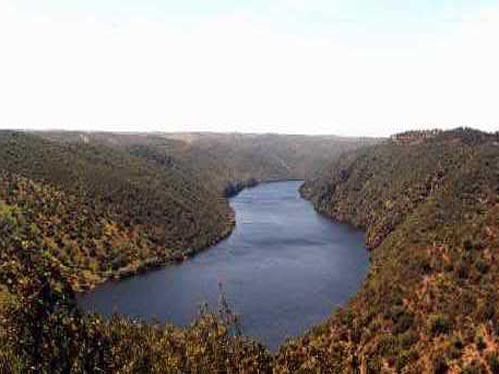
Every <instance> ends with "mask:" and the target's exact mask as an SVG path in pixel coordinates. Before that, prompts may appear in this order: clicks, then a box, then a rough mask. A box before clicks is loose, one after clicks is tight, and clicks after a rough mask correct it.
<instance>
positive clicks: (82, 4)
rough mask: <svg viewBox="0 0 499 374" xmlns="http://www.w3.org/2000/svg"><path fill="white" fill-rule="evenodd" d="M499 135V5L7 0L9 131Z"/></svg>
mask: <svg viewBox="0 0 499 374" xmlns="http://www.w3.org/2000/svg"><path fill="white" fill-rule="evenodd" d="M457 126H472V127H476V128H480V129H483V130H488V131H497V130H499V0H495V1H493V0H488V1H486V0H453V1H452V0H412V1H409V0H405V1H404V0H289V1H286V0H253V1H243V0H233V1H229V0H222V1H207V0H204V1H201V0H197V1H195V0H179V1H169V0H0V128H25V129H45V128H51V129H68V130H109V131H134V130H143V131H238V132H279V133H305V134H338V135H354V136H357V135H366V136H371V135H375V136H385V135H390V134H392V133H395V132H399V131H402V130H408V129H414V128H434V127H439V128H451V127H457Z"/></svg>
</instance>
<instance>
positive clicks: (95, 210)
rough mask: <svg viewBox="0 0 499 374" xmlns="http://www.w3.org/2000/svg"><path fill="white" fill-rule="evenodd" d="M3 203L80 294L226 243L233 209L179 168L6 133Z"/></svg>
mask: <svg viewBox="0 0 499 374" xmlns="http://www.w3.org/2000/svg"><path fill="white" fill-rule="evenodd" d="M0 170H1V174H0V181H1V184H0V186H1V188H0V201H1V202H2V203H4V204H7V205H9V206H16V207H18V208H20V209H22V211H23V212H26V213H28V214H29V220H30V222H33V223H35V224H37V225H38V226H39V229H40V230H41V234H40V235H42V236H43V237H44V238H46V242H47V243H46V245H47V247H48V248H49V249H50V251H51V253H52V254H54V255H56V256H57V257H58V258H59V259H60V260H61V261H62V262H63V264H65V265H66V266H68V267H70V268H71V269H74V270H75V274H76V276H77V278H78V279H77V281H75V284H74V285H75V287H76V288H79V287H80V286H81V287H85V286H88V285H91V284H93V283H95V282H99V281H101V280H103V279H105V278H107V277H109V276H121V275H126V274H128V273H133V272H135V271H137V270H139V269H142V268H144V267H150V266H157V265H159V264H162V263H165V262H168V261H172V260H179V259H182V258H183V257H184V256H186V255H189V254H191V253H194V252H195V251H198V250H200V249H202V248H204V247H206V246H207V245H210V244H212V243H214V242H216V241H218V240H220V238H223V237H224V236H226V235H227V234H228V233H229V232H230V230H231V228H232V226H233V217H232V211H231V210H230V208H229V206H228V204H227V202H226V201H225V200H224V199H222V198H221V197H220V196H219V194H217V193H216V191H213V190H212V189H210V188H207V187H205V186H204V183H203V181H202V180H201V179H200V178H199V177H198V176H197V175H196V174H195V173H194V172H193V171H192V170H190V169H188V168H186V167H182V168H180V167H178V166H177V164H176V163H175V160H173V159H172V160H171V161H170V162H169V163H167V164H166V163H165V164H163V165H162V167H161V168H159V167H153V166H152V165H150V164H149V163H148V162H146V161H145V160H144V159H142V158H140V157H136V156H134V155H132V154H131V153H129V152H125V151H123V150H120V149H116V148H110V147H105V146H102V145H100V144H72V143H59V142H52V141H48V140H46V139H42V138H41V137H39V136H36V135H32V134H25V133H15V132H2V133H0Z"/></svg>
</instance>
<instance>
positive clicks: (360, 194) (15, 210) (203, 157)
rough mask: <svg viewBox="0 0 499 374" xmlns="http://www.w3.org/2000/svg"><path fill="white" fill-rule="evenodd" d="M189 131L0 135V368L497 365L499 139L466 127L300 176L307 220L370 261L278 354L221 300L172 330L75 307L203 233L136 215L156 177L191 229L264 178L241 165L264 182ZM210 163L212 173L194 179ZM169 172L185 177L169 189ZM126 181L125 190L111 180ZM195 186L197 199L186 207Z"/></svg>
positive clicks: (306, 369)
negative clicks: (112, 274)
mask: <svg viewBox="0 0 499 374" xmlns="http://www.w3.org/2000/svg"><path fill="white" fill-rule="evenodd" d="M203 136H207V135H203ZM203 136H200V135H196V134H194V135H191V138H190V139H189V140H188V141H187V140H186V139H179V136H176V138H175V139H170V138H169V139H165V138H164V137H162V136H151V137H142V139H138V138H140V137H137V136H131V135H130V136H118V135H116V136H108V135H105V136H104V135H94V138H92V137H90V136H87V135H85V136H84V137H82V134H71V135H68V134H62V135H61V134H49V135H47V136H44V139H41V138H40V137H39V136H35V135H27V134H13V133H6V134H5V133H4V134H2V138H1V139H2V143H1V147H0V153H1V157H2V158H1V161H0V163H1V164H0V165H1V169H2V173H1V174H0V181H1V184H0V185H1V188H0V193H1V197H0V250H1V252H0V346H1V347H2V349H1V350H0V372H8V373H10V372H19V373H24V372H30V371H31V372H46V373H52V372H109V373H118V372H119V373H142V372H157V373H164V372H166V373H186V372H191V373H208V372H218V373H271V372H274V373H350V372H352V373H391V372H399V373H447V372H449V373H498V372H499V304H498V301H499V288H498V286H499V265H498V261H497V260H498V259H499V252H498V251H499V139H498V138H497V136H496V135H490V134H484V133H481V132H478V131H473V130H468V129H459V130H454V131H448V132H431V133H418V132H411V133H409V134H405V135H402V136H398V137H394V138H392V139H391V140H389V141H386V142H384V143H382V144H378V145H374V146H371V147H369V148H362V149H360V150H354V151H351V152H348V153H346V154H345V155H343V156H341V157H340V158H338V159H336V160H334V161H332V163H331V164H330V165H328V166H326V167H324V168H322V169H321V172H320V173H319V174H317V176H316V177H313V178H310V179H309V180H308V181H307V182H306V183H305V185H304V186H303V188H302V193H303V195H304V196H306V197H308V198H309V199H311V200H312V201H313V203H314V204H315V206H316V208H317V210H319V211H320V212H321V213H323V214H325V215H328V216H330V217H332V218H335V219H338V220H341V221H345V222H350V223H352V224H355V225H357V226H360V227H363V228H365V229H366V232H367V236H366V242H367V245H368V247H369V248H370V249H371V251H372V252H371V267H370V272H369V275H368V277H367V279H366V281H365V282H364V285H363V286H362V288H361V289H360V291H359V292H358V294H357V295H356V296H355V297H354V298H353V299H352V300H351V302H350V303H349V304H348V305H347V306H346V307H344V308H342V309H341V310H339V311H338V312H336V313H335V314H334V315H333V316H331V318H330V319H329V320H328V321H325V322H324V323H323V324H322V325H320V326H318V327H316V328H314V329H312V331H310V332H309V333H307V334H306V335H304V336H303V337H301V338H298V339H295V340H293V341H290V342H288V343H287V344H285V345H284V346H282V347H281V349H280V351H279V352H278V353H277V354H276V355H274V356H272V355H270V354H269V352H268V351H267V350H266V349H265V348H264V347H262V346H260V345H258V344H255V343H253V342H251V341H248V340H246V339H244V338H242V337H240V336H239V334H238V328H237V321H236V318H235V317H234V316H233V315H232V314H231V313H230V310H228V308H227V306H226V304H224V303H223V302H222V308H221V310H220V313H219V315H218V316H217V315H216V314H214V313H208V312H205V313H203V314H202V315H201V317H200V319H199V320H198V321H196V322H194V323H193V325H192V326H191V327H189V328H185V329H180V328H176V327H174V326H162V325H159V324H144V323H141V322H139V321H132V320H128V319H123V318H120V317H115V318H114V319H113V320H111V321H105V320H102V319H101V318H99V317H98V316H82V315H80V313H79V311H78V309H77V307H76V305H75V301H74V300H75V299H74V295H73V289H75V288H77V287H75V284H78V283H79V282H80V281H79V279H80V278H88V277H90V275H88V274H87V275H83V274H86V273H85V271H88V269H94V268H97V269H98V270H96V271H94V270H90V274H94V273H99V272H103V273H102V274H105V272H106V271H110V270H109V269H111V271H112V266H111V268H110V267H109V262H108V261H109V260H108V259H114V258H115V256H120V255H121V254H122V253H125V254H126V255H124V256H125V257H126V256H129V257H132V258H134V259H135V258H141V259H144V260H145V259H147V258H150V257H149V256H150V254H149V253H147V252H146V253H142V252H140V251H141V250H143V251H151V253H154V250H155V249H154V248H158V249H159V250H162V249H164V248H167V246H165V245H164V244H165V243H176V241H175V240H174V238H178V240H179V242H181V241H182V240H186V239H185V238H189V236H184V234H183V232H184V231H183V230H187V231H185V233H187V235H189V234H190V233H192V235H193V236H192V238H194V237H195V235H196V234H194V233H195V232H196V230H198V231H197V232H203V231H199V230H203V229H206V228H204V227H198V228H196V227H195V225H194V227H195V228H187V227H178V228H176V230H178V231H173V232H174V233H175V235H173V234H169V236H166V237H163V236H161V235H160V234H158V233H155V232H154V230H152V228H153V227H155V226H156V225H158V224H164V223H163V219H164V218H165V217H175V216H169V215H168V214H171V213H169V212H166V213H165V212H164V211H161V209H159V211H160V212H162V213H163V214H165V216H162V215H161V213H160V214H156V213H155V214H152V215H150V216H149V215H148V214H147V211H148V209H149V208H154V207H159V205H157V203H158V201H160V202H163V201H165V202H166V203H168V204H172V202H171V201H170V198H171V197H170V198H168V199H167V198H165V197H164V196H163V195H162V194H163V192H158V191H156V194H155V195H152V196H153V197H154V198H153V199H144V197H143V196H139V195H140V194H141V193H142V192H146V191H150V190H149V188H150V186H146V185H148V184H149V183H154V182H153V181H152V179H153V177H152V176H154V177H156V176H158V178H165V179H161V180H164V181H165V182H168V187H165V188H168V190H162V191H164V193H165V196H167V195H168V193H171V194H173V192H175V193H178V194H179V196H180V197H179V200H175V199H173V201H183V202H184V201H185V202H186V204H187V205H186V206H185V207H184V206H183V205H182V209H179V211H178V213H177V214H179V216H178V217H189V215H185V212H186V211H187V212H191V215H192V216H193V217H195V219H196V220H198V221H195V222H200V223H201V222H203V221H202V219H203V218H202V217H203V215H202V214H201V215H198V214H200V213H202V212H203V211H204V210H202V207H201V206H197V205H195V204H208V203H207V202H206V201H205V200H204V199H205V198H209V199H211V202H210V204H212V203H213V204H214V205H209V206H207V207H206V209H207V210H206V212H207V213H206V214H207V216H206V219H207V220H208V221H210V219H212V218H214V217H217V215H218V217H224V218H226V219H227V217H229V216H227V215H226V214H227V211H228V210H227V209H226V205H224V204H225V201H224V200H223V199H220V197H221V192H222V191H223V189H224V188H227V182H230V181H236V187H235V190H237V188H238V187H237V181H239V182H241V183H244V181H250V180H252V179H254V180H255V181H258V180H260V179H263V177H262V176H261V175H258V174H257V173H256V171H255V170H267V171H266V172H265V173H266V174H262V175H265V178H271V177H272V176H273V175H276V177H277V175H278V174H273V173H274V171H270V170H273V168H271V167H269V166H266V165H267V164H264V163H257V165H258V167H259V168H261V169H259V168H258V169H253V171H251V172H248V170H252V169H248V168H247V166H243V165H245V162H246V160H247V159H246V158H245V159H244V160H245V162H242V161H237V162H236V161H235V160H234V157H232V154H231V153H228V152H229V150H230V149H231V147H229V146H227V147H228V148H223V147H221V146H220V145H217V146H215V144H218V143H217V142H219V141H220V140H219V141H213V140H210V141H207V140H206V139H205V140H200V137H201V138H202V137H203ZM199 142H201V143H203V142H207V143H208V144H210V146H208V145H206V143H203V144H201V145H200V144H199ZM220 142H221V141H220ZM250 143H251V142H250ZM211 146H213V147H214V149H213V150H210V147H211ZM37 147H38V148H37ZM234 147H235V146H234ZM221 149H224V150H223V151H221ZM317 149H320V147H318V146H317ZM66 150H71V152H67V151H66ZM31 152H33V154H35V155H37V156H36V157H34V156H33V158H29V157H32V156H30V155H29V154H30V153H31ZM106 152H107V153H106ZM103 154H105V155H106V156H104V155H103ZM224 154H226V155H227V156H228V155H231V156H228V157H226V158H227V160H229V161H222V159H223V158H224V156H223V155H224ZM250 154H251V153H250ZM96 157H97V158H96ZM248 157H249V156H248ZM255 157H256V156H255ZM66 160H70V161H73V162H68V164H69V165H70V166H67V167H64V165H65V162H66ZM96 160H100V162H96ZM196 160H198V161H196ZM287 160H288V161H287V165H291V164H293V162H292V161H289V160H291V158H289V159H287ZM196 162H197V163H198V164H197V165H198V166H193V164H194V163H196ZM232 162H234V164H232ZM270 164H271V165H277V164H276V163H270ZM33 165H35V166H33ZM71 165H73V166H74V165H78V166H77V167H71ZM237 165H241V166H237ZM294 165H297V164H294ZM201 167H202V168H203V169H204V168H213V169H204V170H199V169H197V168H201ZM101 168H103V169H101ZM73 169H74V170H73ZM222 169H225V171H223V170H222ZM299 169H300V168H299V167H298V166H296V169H295V170H299ZM210 170H211V171H214V170H217V171H220V173H221V174H219V175H217V176H216V177H214V178H213V179H208V176H209V174H210V173H209V171H210ZM132 171H134V172H132ZM295 172H296V171H295ZM163 173H168V174H166V175H165V174H163ZM176 173H179V174H178V175H184V176H185V177H183V178H180V179H179V180H180V181H182V183H180V184H176V180H177V179H176V176H177V174H176ZM245 173H248V174H245ZM262 173H263V172H262ZM236 175H237V176H238V177H237V178H236V177H234V176H236ZM287 175H288V176H289V175H291V176H292V174H287ZM294 175H297V176H298V174H294ZM302 175H303V174H300V176H302ZM239 176H241V177H240V178H239ZM278 177H279V178H281V177H284V174H282V175H281V174H279V176H278ZM298 177H299V176H298ZM101 178H102V179H101ZM231 178H232V179H231ZM125 181H126V184H125V185H126V186H134V188H136V189H135V190H133V191H134V194H131V195H128V194H127V193H124V191H129V189H128V188H125V187H118V186H122V183H125ZM79 186H82V187H81V188H80V189H79V188H78V187H79ZM108 186H114V187H112V190H108V189H107V188H109V187H108ZM153 186H161V183H157V184H153ZM196 189H199V190H196ZM106 191H108V192H109V194H107V195H106ZM166 191H168V192H166ZM192 191H199V192H200V194H201V195H196V196H199V197H200V199H199V201H194V200H189V199H194V196H193V195H191V192H192ZM225 192H228V191H227V190H226V191H225ZM173 196H176V195H173ZM184 197H185V199H186V200H181V198H184ZM135 198H136V199H135ZM162 199H165V200H162ZM93 201H96V203H95V205H93V204H92V202H93ZM134 204H147V205H146V206H147V207H148V208H147V209H142V208H140V207H135V206H134ZM190 204H193V205H190ZM173 206H175V205H173ZM190 206H194V207H197V208H199V209H201V210H200V211H199V212H198V210H197V209H195V210H192V211H190V210H188V209H186V210H184V209H185V208H186V207H187V208H188V207H190ZM215 208H216V210H214V211H211V210H210V209H215ZM156 209H158V208H156ZM75 211H76V212H77V213H78V214H75ZM135 212H137V214H135ZM183 214H184V215H183ZM210 214H211V215H210ZM162 217H163V218H162ZM184 219H187V218H184ZM166 222H168V221H166ZM172 222H174V221H172ZM180 222H191V221H189V220H188V219H187V221H180ZM224 222H226V221H224ZM89 223H90V224H89ZM210 224H214V223H213V222H211V223H210ZM225 224H226V223H224V224H223V225H222V226H214V227H226V226H225ZM134 227H138V228H140V229H137V231H136V234H135V236H134V235H132V234H131V232H130V230H131V228H134ZM165 227H168V226H165ZM222 231H223V230H222ZM132 232H133V230H132ZM209 232H212V231H211V230H210V231H209ZM207 233H208V231H207ZM204 235H208V234H204ZM126 238H128V239H126ZM120 243H121V244H120ZM119 245H123V246H125V247H123V248H122V249H120V251H119V252H118V251H116V250H115V249H116V248H120V247H119ZM126 245H129V246H130V247H126ZM172 247H173V246H172ZM177 248H179V249H178V250H179V251H183V249H182V248H181V246H179V247H177ZM92 249H93V251H92ZM97 249H99V250H98V251H97ZM138 253H141V254H143V257H136V256H138ZM180 253H183V252H180ZM97 254H99V255H100V256H101V257H97V256H96V255H97ZM106 256H107V257H106ZM110 263H111V264H112V263H113V262H112V261H111V262H110ZM123 264H124V263H123ZM120 265H121V263H120ZM117 268H119V266H118V267H117ZM75 269H79V270H77V271H75Z"/></svg>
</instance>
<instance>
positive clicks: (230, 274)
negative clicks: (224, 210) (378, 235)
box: [78, 181, 369, 349]
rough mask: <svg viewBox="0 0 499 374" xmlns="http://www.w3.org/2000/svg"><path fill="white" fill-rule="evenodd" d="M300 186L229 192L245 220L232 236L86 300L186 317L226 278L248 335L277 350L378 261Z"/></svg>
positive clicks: (344, 297) (100, 306)
mask: <svg viewBox="0 0 499 374" xmlns="http://www.w3.org/2000/svg"><path fill="white" fill-rule="evenodd" d="M300 184H301V182H297V181H286V182H274V183H264V184H260V185H258V186H256V187H254V188H250V189H246V190H244V191H242V192H241V193H240V194H239V195H237V196H236V197H234V198H232V199H231V200H230V203H231V206H232V207H233V209H234V210H235V212H236V222H237V225H236V228H235V229H234V231H233V233H232V234H231V236H230V237H229V238H228V239H226V240H224V241H222V242H221V243H219V244H217V245H215V246H213V247H212V248H210V249H207V250H205V251H203V252H202V253H200V254H198V255H197V256H195V257H193V258H192V259H190V260H188V261H186V262H184V263H181V264H178V265H171V266H166V267H164V268H162V269H160V270H156V271H151V272H148V273H145V274H142V275H138V276H135V277H132V278H129V279H125V280H121V281H118V282H107V283H105V284H103V285H100V286H99V287H97V288H95V289H94V290H92V291H90V292H87V293H85V294H83V295H81V296H80V297H79V301H78V302H79V304H80V306H81V307H82V308H83V309H84V310H86V311H96V312H99V313H102V314H104V315H106V316H109V315H111V314H112V313H113V312H118V313H120V314H124V315H128V316H132V317H137V318H141V319H145V320H150V319H153V318H154V319H157V320H160V321H168V322H172V323H175V324H178V325H186V324H188V323H189V322H190V321H192V319H193V318H195V317H196V316H197V315H198V313H199V307H200V305H201V304H203V303H204V302H207V303H208V304H209V305H211V306H212V307H217V305H218V300H219V293H220V292H219V283H220V284H221V285H222V288H223V291H224V294H225V297H226V299H227V301H228V303H229V305H230V306H231V308H232V309H233V310H234V311H235V312H236V313H238V314H239V315H240V316H241V327H242V330H243V333H244V335H247V336H251V337H254V338H256V339H259V340H260V341H262V342H263V343H265V344H266V345H267V346H269V347H270V348H271V349H276V348H277V347H278V346H279V344H281V343H282V342H283V341H284V340H285V338H286V337H288V336H296V335H299V334H301V333H303V332H304V331H306V330H307V329H308V328H310V327H312V326H313V325H316V324H318V323H319V322H321V321H323V320H324V319H326V318H327V317H328V316H329V315H330V314H331V313H332V311H333V310H334V309H335V308H337V307H338V306H341V305H344V304H345V303H346V302H347V301H348V299H349V298H350V297H351V296H352V295H353V294H354V293H355V292H356V290H357V289H358V287H359V286H360V284H361V283H362V281H363V279H364V277H365V275H366V272H367V267H368V263H369V256H368V253H367V251H366V249H365V247H364V244H363V233H362V232H361V231H359V230H355V229H353V228H351V227H350V226H347V225H343V224H338V223H336V222H334V221H331V220H329V219H327V218H325V217H322V216H321V215H319V214H318V213H316V212H315V211H314V209H313V206H312V204H310V203H309V202H307V201H305V200H304V199H302V198H301V197H300V195H299V193H298V188H299V186H300Z"/></svg>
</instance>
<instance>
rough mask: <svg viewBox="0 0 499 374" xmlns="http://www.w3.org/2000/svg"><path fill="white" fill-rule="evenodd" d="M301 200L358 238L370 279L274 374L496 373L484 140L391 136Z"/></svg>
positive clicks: (493, 144)
mask: <svg viewBox="0 0 499 374" xmlns="http://www.w3.org/2000/svg"><path fill="white" fill-rule="evenodd" d="M399 139H404V141H400V140H399ZM302 193H303V194H304V195H305V196H307V197H308V198H310V199H311V200H312V201H313V202H314V204H315V206H316V208H317V209H318V210H319V211H320V212H322V213H323V214H326V215H328V216H330V217H332V218H335V219H339V220H342V221H346V222H351V223H353V224H356V225H358V226H361V227H364V228H366V229H367V237H366V240H367V244H368V246H369V247H370V248H371V249H372V254H371V268H370V272H369V275H368V277H367V280H366V281H365V283H364V285H363V287H362V288H361V290H360V291H359V293H358V295H357V296H356V297H355V298H354V299H353V300H352V301H351V303H350V304H349V305H348V306H347V307H346V308H344V309H343V310H342V311H340V312H339V313H337V314H335V315H334V316H333V317H332V318H331V319H330V320H329V321H328V322H326V323H324V324H323V325H322V326H320V327H318V328H317V329H315V330H314V331H312V332H311V333H310V334H309V335H307V336H306V337H304V338H302V339H299V340H297V341H295V342H292V343H290V344H288V345H287V346H285V347H283V348H282V350H281V352H280V355H279V356H278V358H277V362H278V371H279V372H287V373H295V372H332V373H345V372H351V371H353V372H358V371H360V372H362V373H382V372H406V373H417V372H424V373H446V372H453V373H454V372H456V373H460V372H467V373H482V372H483V373H486V372H494V373H495V372H497V370H498V367H499V366H498V354H499V353H498V349H499V309H498V307H497V300H499V293H498V285H499V265H498V263H497V258H498V256H499V146H498V143H497V137H496V136H495V135H489V134H484V133H480V132H476V131H473V130H462V129H459V130H454V131H449V132H443V133H433V134H430V135H429V134H427V133H419V134H418V133H413V134H411V135H410V136H407V137H400V138H399V137H397V138H394V139H393V140H392V141H389V142H386V143H384V144H381V145H378V146H374V147H371V148H369V149H364V150H360V151H357V152H354V153H351V154H349V155H347V156H345V157H343V158H342V159H341V160H337V161H336V162H334V163H333V164H332V165H331V166H330V167H328V168H326V169H324V170H323V172H322V174H321V175H320V176H319V177H317V178H315V179H313V180H310V181H308V182H307V183H306V184H305V185H304V186H303V188H302Z"/></svg>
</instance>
